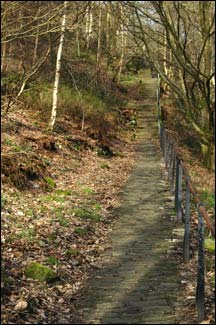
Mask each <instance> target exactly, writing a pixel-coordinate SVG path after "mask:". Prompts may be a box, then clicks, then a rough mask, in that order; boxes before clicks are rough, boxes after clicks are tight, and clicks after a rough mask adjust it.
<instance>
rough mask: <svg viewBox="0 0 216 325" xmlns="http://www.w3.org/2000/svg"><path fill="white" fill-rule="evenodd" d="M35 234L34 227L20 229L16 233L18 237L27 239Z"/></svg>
mask: <svg viewBox="0 0 216 325" xmlns="http://www.w3.org/2000/svg"><path fill="white" fill-rule="evenodd" d="M35 235H36V232H35V228H34V227H30V228H28V229H26V230H22V231H21V232H20V233H19V234H18V237H19V238H21V239H22V238H28V239H33V238H34V237H35Z"/></svg>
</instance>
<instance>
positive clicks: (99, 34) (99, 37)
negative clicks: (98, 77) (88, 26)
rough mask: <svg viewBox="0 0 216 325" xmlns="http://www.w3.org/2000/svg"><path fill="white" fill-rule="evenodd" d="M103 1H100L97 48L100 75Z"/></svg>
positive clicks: (97, 70) (97, 67)
mask: <svg viewBox="0 0 216 325" xmlns="http://www.w3.org/2000/svg"><path fill="white" fill-rule="evenodd" d="M101 14H102V9H101V1H99V17H98V48H97V66H96V72H97V73H98V72H99V70H100V60H101Z"/></svg>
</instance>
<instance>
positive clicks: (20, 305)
mask: <svg viewBox="0 0 216 325" xmlns="http://www.w3.org/2000/svg"><path fill="white" fill-rule="evenodd" d="M27 306H28V303H27V301H25V300H19V301H18V303H17V304H16V306H15V307H14V310H15V311H22V310H25V309H26V308H27Z"/></svg>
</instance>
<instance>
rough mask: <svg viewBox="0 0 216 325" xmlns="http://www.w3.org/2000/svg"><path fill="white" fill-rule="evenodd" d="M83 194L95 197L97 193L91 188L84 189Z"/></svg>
mask: <svg viewBox="0 0 216 325" xmlns="http://www.w3.org/2000/svg"><path fill="white" fill-rule="evenodd" d="M82 192H83V193H85V194H87V195H94V194H95V191H94V190H93V189H92V188H90V187H82Z"/></svg>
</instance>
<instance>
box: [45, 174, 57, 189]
mask: <svg viewBox="0 0 216 325" xmlns="http://www.w3.org/2000/svg"><path fill="white" fill-rule="evenodd" d="M44 180H45V182H46V183H47V184H48V185H49V186H50V187H51V188H54V187H56V183H55V181H54V180H53V179H52V178H51V177H49V176H46V177H44Z"/></svg>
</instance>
